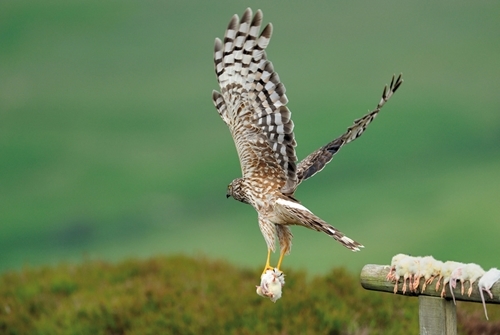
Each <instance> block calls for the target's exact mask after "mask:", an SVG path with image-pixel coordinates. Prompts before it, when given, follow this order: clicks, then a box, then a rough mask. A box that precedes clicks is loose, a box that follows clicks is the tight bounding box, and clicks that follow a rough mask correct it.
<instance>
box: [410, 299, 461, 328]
mask: <svg viewBox="0 0 500 335" xmlns="http://www.w3.org/2000/svg"><path fill="white" fill-rule="evenodd" d="M418 323H419V327H420V335H433V334H442V335H457V309H456V306H455V304H453V301H451V300H446V299H441V298H436V297H428V296H425V295H420V296H419V297H418Z"/></svg>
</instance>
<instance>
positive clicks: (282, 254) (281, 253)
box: [277, 251, 285, 271]
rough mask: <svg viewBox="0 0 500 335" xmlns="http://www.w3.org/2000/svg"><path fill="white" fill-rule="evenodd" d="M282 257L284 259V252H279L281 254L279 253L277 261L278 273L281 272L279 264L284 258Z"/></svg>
mask: <svg viewBox="0 0 500 335" xmlns="http://www.w3.org/2000/svg"><path fill="white" fill-rule="evenodd" d="M284 257H285V252H284V251H281V252H280V259H279V261H278V266H277V268H278V270H280V271H281V262H282V261H283V258H284Z"/></svg>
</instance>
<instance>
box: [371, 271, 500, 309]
mask: <svg viewBox="0 0 500 335" xmlns="http://www.w3.org/2000/svg"><path fill="white" fill-rule="evenodd" d="M389 267H390V266H389V265H375V264H367V265H365V266H364V267H363V269H362V270H361V286H363V288H365V289H367V290H373V291H381V292H388V293H393V290H394V282H391V281H388V280H386V276H387V274H388V273H389ZM436 280H437V279H434V281H433V282H432V284H430V285H427V288H426V289H425V292H420V288H421V287H422V284H423V282H424V279H423V278H421V279H420V284H419V288H418V289H417V291H416V292H410V290H407V291H406V293H405V294H404V295H406V296H421V295H425V296H431V297H441V288H442V285H441V286H440V287H439V290H438V292H436V289H435V288H436ZM465 285H466V288H469V283H468V282H467V283H466V284H465ZM402 286H403V279H402V278H401V279H400V283H399V284H398V293H397V294H400V295H403V293H402V292H401V288H402ZM466 291H467V290H466ZM445 292H446V296H445V298H446V299H452V296H451V292H450V286H449V285H448V284H447V285H446V291H445ZM453 293H454V294H455V300H460V301H468V302H479V303H480V302H481V296H480V295H479V289H478V287H477V282H475V283H474V284H473V285H472V294H471V296H470V297H469V296H467V294H465V295H462V294H461V293H460V283H457V287H456V288H455V289H454V290H453ZM491 293H493V299H491V298H490V297H489V295H488V293H486V292H483V294H484V300H485V302H486V303H490V304H500V283H499V282H497V283H495V284H494V285H493V286H492V288H491Z"/></svg>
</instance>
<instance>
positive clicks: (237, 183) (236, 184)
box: [226, 178, 250, 204]
mask: <svg viewBox="0 0 500 335" xmlns="http://www.w3.org/2000/svg"><path fill="white" fill-rule="evenodd" d="M229 197H233V198H234V199H236V200H238V201H241V202H243V203H245V204H249V203H250V201H249V200H248V197H247V194H246V193H245V185H244V181H243V178H236V179H235V180H233V181H232V182H231V184H229V185H228V186H227V191H226V198H229Z"/></svg>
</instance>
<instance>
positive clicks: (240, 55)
mask: <svg viewBox="0 0 500 335" xmlns="http://www.w3.org/2000/svg"><path fill="white" fill-rule="evenodd" d="M261 22H262V12H261V11H260V10H258V11H257V13H255V16H254V17H253V19H252V11H251V9H250V8H247V10H246V11H245V13H244V14H243V16H242V18H241V20H238V16H237V15H234V16H233V18H232V19H231V21H230V22H229V25H228V27H227V30H226V33H225V36H224V40H223V41H221V40H220V39H218V38H217V39H215V48H214V62H215V73H216V75H217V80H218V81H219V86H220V89H221V92H220V93H219V92H217V91H214V92H213V94H212V99H213V102H214V105H215V107H216V108H217V111H218V112H219V114H220V116H221V118H222V119H223V120H224V122H225V123H226V124H227V125H228V127H229V129H230V131H231V134H232V136H233V139H234V142H235V144H236V149H237V151H238V156H239V158H240V164H241V170H242V173H243V176H244V177H260V178H262V177H265V178H273V179H275V178H277V177H278V178H279V180H280V181H281V183H280V184H281V186H282V189H283V190H284V191H285V192H286V190H287V189H294V188H295V186H296V184H297V175H296V161H297V157H296V155H295V146H296V142H295V138H294V134H293V122H292V120H291V113H290V111H289V110H288V108H287V107H286V104H287V102H288V99H287V97H286V95H285V87H284V86H283V84H282V83H281V82H280V79H279V77H278V74H277V73H276V72H275V71H274V68H273V65H272V63H271V62H270V61H268V60H267V59H266V53H265V49H266V47H267V45H268V44H269V40H270V39H271V35H272V25H271V24H268V25H267V26H266V27H265V28H264V30H263V31H262V33H260V35H259V31H260V25H261Z"/></svg>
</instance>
